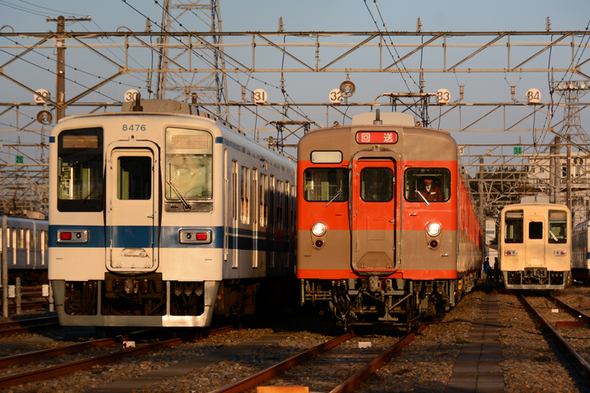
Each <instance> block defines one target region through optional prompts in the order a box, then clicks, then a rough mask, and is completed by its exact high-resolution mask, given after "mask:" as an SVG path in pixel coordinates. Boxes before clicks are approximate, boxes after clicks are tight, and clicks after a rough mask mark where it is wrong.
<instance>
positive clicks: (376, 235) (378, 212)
mask: <svg viewBox="0 0 590 393" xmlns="http://www.w3.org/2000/svg"><path fill="white" fill-rule="evenodd" d="M395 174H396V171H395V162H394V161H393V160H392V159H361V160H358V161H354V162H353V166H352V203H351V207H352V214H351V231H352V239H351V240H352V247H351V250H352V259H351V261H352V268H353V270H355V271H356V272H357V273H359V274H365V275H366V274H370V275H372V274H379V273H382V274H391V272H392V271H393V270H394V267H395V213H396V212H395V204H396V196H395V189H396V187H395V179H396V176H395Z"/></svg>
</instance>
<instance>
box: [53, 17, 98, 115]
mask: <svg viewBox="0 0 590 393" xmlns="http://www.w3.org/2000/svg"><path fill="white" fill-rule="evenodd" d="M91 20H92V19H91V18H90V16H88V17H87V18H66V17H63V16H59V17H58V18H57V19H52V18H49V17H48V18H47V22H57V41H56V45H57V70H56V81H55V85H56V86H55V87H56V100H57V106H56V108H55V118H56V119H55V121H56V122H57V121H59V120H60V119H62V118H64V117H65V116H66V105H65V102H66V45H65V38H66V35H65V32H66V22H89V21H91Z"/></svg>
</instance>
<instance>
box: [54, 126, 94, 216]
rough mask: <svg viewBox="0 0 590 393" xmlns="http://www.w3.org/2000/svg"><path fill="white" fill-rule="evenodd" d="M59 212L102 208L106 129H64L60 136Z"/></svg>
mask: <svg viewBox="0 0 590 393" xmlns="http://www.w3.org/2000/svg"><path fill="white" fill-rule="evenodd" d="M57 154H58V173H57V175H58V199H57V209H58V210H59V211H72V212H84V211H102V208H103V167H102V166H103V130H102V128H86V129H78V130H67V131H63V132H62V133H61V134H60V135H59V137H58V153H57Z"/></svg>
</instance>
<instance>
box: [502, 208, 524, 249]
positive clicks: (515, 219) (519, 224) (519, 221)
mask: <svg viewBox="0 0 590 393" xmlns="http://www.w3.org/2000/svg"><path fill="white" fill-rule="evenodd" d="M523 217H524V213H523V211H522V210H512V211H509V212H506V215H505V217H504V243H522V242H523V232H524V231H523V228H524V219H523Z"/></svg>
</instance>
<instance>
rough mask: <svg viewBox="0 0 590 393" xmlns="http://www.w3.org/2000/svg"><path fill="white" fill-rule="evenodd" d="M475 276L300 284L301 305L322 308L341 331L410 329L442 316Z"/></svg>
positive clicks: (304, 282)
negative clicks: (366, 327) (359, 327)
mask: <svg viewBox="0 0 590 393" xmlns="http://www.w3.org/2000/svg"><path fill="white" fill-rule="evenodd" d="M476 280H477V277H476V274H470V275H467V276H464V277H463V278H461V279H458V280H423V281H422V280H420V281H418V280H404V279H389V278H380V277H378V276H371V277H367V278H360V279H356V278H351V279H348V280H336V281H327V280H302V281H301V286H302V287H301V295H302V303H303V304H305V303H311V304H312V305H313V306H318V307H321V308H322V311H321V313H322V314H323V315H327V316H330V317H332V318H334V319H336V321H337V323H338V324H340V325H342V326H344V328H345V329H347V328H349V327H351V326H353V325H363V324H378V323H384V324H390V325H393V326H400V327H411V326H412V325H413V324H414V323H415V321H418V320H421V319H424V318H434V317H438V316H442V315H444V314H445V313H446V312H447V311H449V310H450V309H451V308H453V307H454V306H455V305H456V303H457V302H458V301H459V300H460V298H461V297H462V296H463V295H464V294H465V293H467V292H469V291H470V290H471V289H472V288H473V287H474V286H475V283H476Z"/></svg>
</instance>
